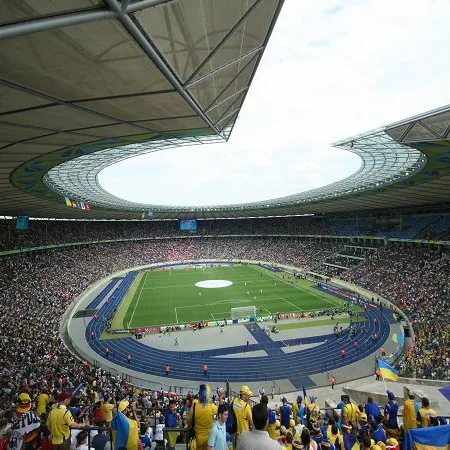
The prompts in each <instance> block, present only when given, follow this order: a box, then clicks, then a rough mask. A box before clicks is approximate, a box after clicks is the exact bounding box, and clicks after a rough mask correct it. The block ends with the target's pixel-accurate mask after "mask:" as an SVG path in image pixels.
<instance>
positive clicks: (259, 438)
mask: <svg viewBox="0 0 450 450" xmlns="http://www.w3.org/2000/svg"><path fill="white" fill-rule="evenodd" d="M243 387H246V386H243ZM241 389H242V388H241ZM250 414H251V417H253V425H254V428H253V429H252V430H251V431H244V432H243V433H242V434H241V435H240V436H239V437H238V438H237V443H236V450H280V444H279V443H278V442H277V441H274V440H273V439H271V438H270V436H269V433H268V432H267V431H266V430H267V425H268V423H269V415H268V412H267V407H266V406H265V405H264V404H263V403H258V404H256V405H255V406H254V407H253V409H252V410H251V412H250Z"/></svg>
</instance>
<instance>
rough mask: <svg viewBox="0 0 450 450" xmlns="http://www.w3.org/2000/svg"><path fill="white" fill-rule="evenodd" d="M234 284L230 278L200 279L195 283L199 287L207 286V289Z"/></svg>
mask: <svg viewBox="0 0 450 450" xmlns="http://www.w3.org/2000/svg"><path fill="white" fill-rule="evenodd" d="M232 284H233V282H232V281H228V280H205V281H199V282H198V283H195V285H196V286H197V287H199V288H206V289H216V288H223V287H228V286H231V285H232Z"/></svg>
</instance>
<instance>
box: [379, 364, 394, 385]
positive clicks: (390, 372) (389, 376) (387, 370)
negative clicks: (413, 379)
mask: <svg viewBox="0 0 450 450" xmlns="http://www.w3.org/2000/svg"><path fill="white" fill-rule="evenodd" d="M378 367H379V368H380V372H381V375H382V377H383V378H385V379H386V380H392V381H397V379H398V370H395V369H394V368H393V367H391V366H390V365H389V364H388V363H387V362H385V361H383V360H382V359H379V360H378Z"/></svg>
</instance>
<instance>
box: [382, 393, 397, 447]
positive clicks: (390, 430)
mask: <svg viewBox="0 0 450 450" xmlns="http://www.w3.org/2000/svg"><path fill="white" fill-rule="evenodd" d="M387 396H388V400H389V401H388V403H387V404H386V406H385V407H384V418H385V419H386V436H387V437H388V438H390V437H392V438H395V439H398V438H399V437H400V429H399V426H398V418H397V415H398V403H397V402H396V401H395V395H394V393H393V392H391V391H387Z"/></svg>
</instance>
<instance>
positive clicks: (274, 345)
mask: <svg viewBox="0 0 450 450" xmlns="http://www.w3.org/2000/svg"><path fill="white" fill-rule="evenodd" d="M245 328H247V331H248V332H249V333H250V334H251V335H252V336H253V338H254V339H255V340H256V342H258V344H259V345H260V346H261V347H262V348H263V349H264V350H265V351H266V353H267V355H268V356H277V355H284V352H283V350H281V348H280V345H279V343H278V342H275V341H273V340H272V339H270V337H269V336H268V335H267V334H266V332H265V331H264V330H263V329H262V328H261V327H260V326H259V325H258V324H257V323H248V324H246V325H245Z"/></svg>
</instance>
